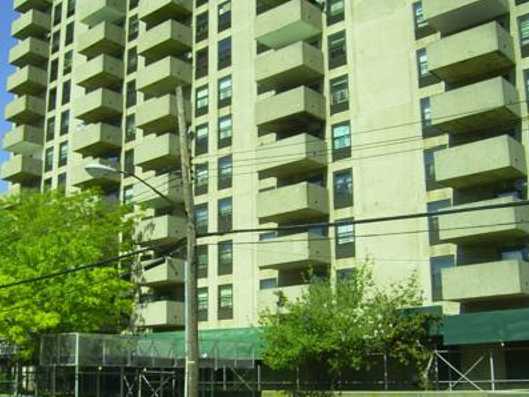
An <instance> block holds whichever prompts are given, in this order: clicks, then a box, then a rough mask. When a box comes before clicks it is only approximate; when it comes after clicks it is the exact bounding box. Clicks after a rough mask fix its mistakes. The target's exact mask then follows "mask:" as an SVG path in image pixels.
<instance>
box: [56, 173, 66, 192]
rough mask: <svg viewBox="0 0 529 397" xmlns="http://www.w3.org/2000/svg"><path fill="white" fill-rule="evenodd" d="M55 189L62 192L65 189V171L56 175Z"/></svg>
mask: <svg viewBox="0 0 529 397" xmlns="http://www.w3.org/2000/svg"><path fill="white" fill-rule="evenodd" d="M57 190H59V191H60V192H63V193H64V192H65V191H66V172H63V173H62V174H59V175H58V176H57Z"/></svg>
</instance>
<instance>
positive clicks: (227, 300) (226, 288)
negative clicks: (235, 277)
mask: <svg viewBox="0 0 529 397" xmlns="http://www.w3.org/2000/svg"><path fill="white" fill-rule="evenodd" d="M230 318H233V286H232V285H231V284H229V285H219V312H218V319H219V320H228V319H230Z"/></svg>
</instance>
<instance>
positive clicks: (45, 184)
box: [42, 178, 51, 192]
mask: <svg viewBox="0 0 529 397" xmlns="http://www.w3.org/2000/svg"><path fill="white" fill-rule="evenodd" d="M42 190H44V191H45V192H49V191H50V190H51V178H46V179H44V182H42Z"/></svg>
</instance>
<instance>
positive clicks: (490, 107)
mask: <svg viewBox="0 0 529 397" xmlns="http://www.w3.org/2000/svg"><path fill="white" fill-rule="evenodd" d="M430 102H431V109H432V127H434V128H436V129H439V130H441V131H443V132H448V133H452V134H460V133H467V132H475V131H479V130H482V131H483V130H493V129H496V128H507V127H510V126H512V125H514V124H515V123H516V122H517V121H518V120H520V103H519V96H518V91H517V90H516V88H515V87H514V86H513V85H512V84H511V83H509V82H508V81H507V80H505V79H503V78H502V77H495V78H493V79H490V80H485V81H482V82H479V83H475V84H471V85H468V86H465V87H462V88H458V89H455V90H452V91H447V92H445V93H444V94H440V95H434V96H432V97H430Z"/></svg>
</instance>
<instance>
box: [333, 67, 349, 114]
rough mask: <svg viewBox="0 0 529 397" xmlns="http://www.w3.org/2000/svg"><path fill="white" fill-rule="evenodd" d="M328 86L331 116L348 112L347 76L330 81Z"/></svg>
mask: <svg viewBox="0 0 529 397" xmlns="http://www.w3.org/2000/svg"><path fill="white" fill-rule="evenodd" d="M329 84H330V89H331V114H335V113H339V112H343V111H345V110H348V109H349V84H348V79H347V75H343V76H340V77H337V78H335V79H332V80H331V81H330V83H329Z"/></svg>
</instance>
